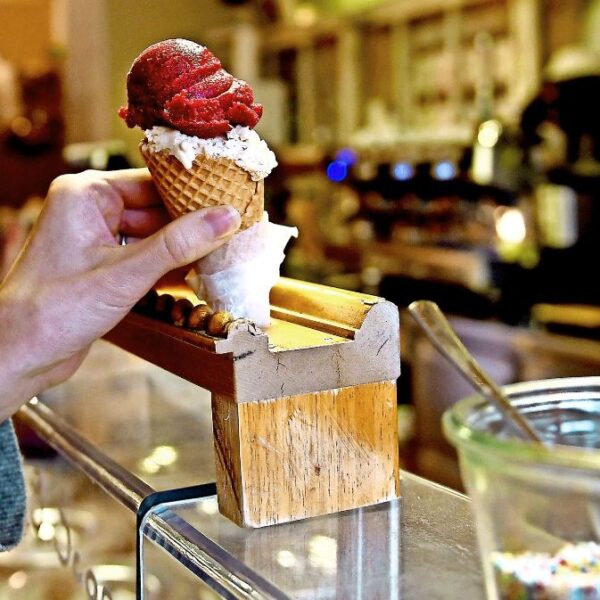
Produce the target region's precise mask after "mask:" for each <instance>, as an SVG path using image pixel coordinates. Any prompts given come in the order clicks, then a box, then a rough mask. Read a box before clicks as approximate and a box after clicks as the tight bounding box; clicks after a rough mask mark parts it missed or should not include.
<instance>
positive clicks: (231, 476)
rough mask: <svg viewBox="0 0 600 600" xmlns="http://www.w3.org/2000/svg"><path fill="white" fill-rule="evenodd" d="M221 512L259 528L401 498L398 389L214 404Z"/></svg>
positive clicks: (383, 385) (372, 387)
mask: <svg viewBox="0 0 600 600" xmlns="http://www.w3.org/2000/svg"><path fill="white" fill-rule="evenodd" d="M212 408H213V425H214V434H215V451H216V461H217V490H218V496H219V508H220V510H221V513H222V514H224V515H225V516H226V517H228V518H229V519H231V520H232V521H234V522H235V523H237V524H238V525H241V526H245V527H263V526H265V525H273V524H275V523H285V522H287V521H294V520H297V519H303V518H306V517H314V516H317V515H323V514H329V513H333V512H338V511H342V510H348V509H351V508H358V507H361V506H368V505H371V504H376V503H379V502H384V501H386V500H390V499H391V498H395V497H397V496H398V495H399V492H400V476H399V454H398V431H397V417H396V414H397V413H396V384H395V382H394V381H384V382H378V383H369V384H362V385H356V386H351V387H346V388H339V389H335V390H327V391H323V392H314V393H308V394H300V395H296V396H286V397H282V398H275V399H271V400H262V401H256V402H243V403H235V402H233V401H232V399H230V398H228V397H225V396H219V395H216V394H214V395H213V400H212Z"/></svg>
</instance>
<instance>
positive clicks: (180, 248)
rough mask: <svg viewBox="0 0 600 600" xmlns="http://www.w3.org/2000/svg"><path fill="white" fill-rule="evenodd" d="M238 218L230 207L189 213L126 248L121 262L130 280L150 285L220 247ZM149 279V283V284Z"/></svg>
mask: <svg viewBox="0 0 600 600" xmlns="http://www.w3.org/2000/svg"><path fill="white" fill-rule="evenodd" d="M239 226H240V215H239V213H238V212H237V211H236V210H235V208H233V207H232V206H216V207H213V208H204V209H201V210H197V211H193V212H190V213H187V214H185V215H183V216H182V217H179V218H178V219H176V220H175V221H172V222H171V223H169V224H168V225H166V226H165V227H163V228H162V229H159V230H158V231H157V232H156V233H155V234H154V235H152V236H150V237H148V238H146V239H144V240H142V241H140V242H138V243H136V244H132V245H131V246H127V247H126V248H124V249H123V250H126V252H127V254H128V256H127V258H126V259H125V260H123V261H122V262H121V266H122V268H124V269H127V271H128V272H127V273H126V274H125V273H124V274H123V275H125V277H127V278H128V279H130V280H131V278H132V277H133V278H137V277H136V276H141V277H142V278H143V279H144V281H145V282H150V283H147V285H152V283H154V282H155V281H156V280H158V279H159V278H160V277H162V276H163V275H164V274H165V273H168V272H169V271H172V270H173V269H176V268H178V267H183V266H185V265H188V264H190V263H192V262H194V261H196V260H198V259H200V258H202V257H203V256H206V255H207V254H208V253H210V252H212V251H213V250H215V249H216V248H218V247H219V246H220V245H221V244H223V243H224V242H225V241H227V239H228V238H229V237H230V236H231V235H232V234H233V233H234V232H235V231H236V230H237V229H238V228H239ZM150 280H151V281H150Z"/></svg>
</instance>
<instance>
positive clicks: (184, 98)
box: [119, 39, 262, 138]
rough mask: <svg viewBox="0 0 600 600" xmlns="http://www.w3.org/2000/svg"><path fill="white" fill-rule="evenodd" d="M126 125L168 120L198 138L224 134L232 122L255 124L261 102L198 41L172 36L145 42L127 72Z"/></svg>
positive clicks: (122, 113) (123, 109) (150, 124)
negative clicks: (163, 39)
mask: <svg viewBox="0 0 600 600" xmlns="http://www.w3.org/2000/svg"><path fill="white" fill-rule="evenodd" d="M127 101H128V104H127V107H125V106H123V107H121V109H120V110H119V115H120V116H121V118H123V119H125V122H126V123H127V125H128V126H129V127H135V126H136V125H137V126H138V127H141V128H142V129H149V128H150V127H153V126H154V125H167V126H169V127H173V128H175V129H178V130H179V131H181V132H183V133H186V134H187V135H195V136H198V137H201V138H210V137H216V136H219V135H224V134H226V133H227V132H228V131H229V129H230V128H231V126H232V125H246V126H248V127H254V126H255V125H256V124H257V123H258V121H259V120H260V118H261V116H262V105H260V104H254V94H253V93H252V88H251V87H250V86H249V85H248V84H247V83H246V82H245V81H241V80H240V79H236V78H235V77H233V76H232V75H230V74H229V73H228V72H227V71H225V69H223V67H222V66H221V62H220V61H219V59H218V58H217V57H216V56H214V54H212V52H210V51H209V50H208V49H206V48H205V47H204V46H201V45H200V44H196V43H194V42H190V41H188V40H182V39H174V40H165V41H164V42H158V44H154V45H152V46H150V47H149V48H146V50H144V51H143V52H142V53H141V54H140V55H139V56H138V57H137V58H136V59H135V61H134V62H133V65H132V66H131V70H130V71H129V74H128V75H127Z"/></svg>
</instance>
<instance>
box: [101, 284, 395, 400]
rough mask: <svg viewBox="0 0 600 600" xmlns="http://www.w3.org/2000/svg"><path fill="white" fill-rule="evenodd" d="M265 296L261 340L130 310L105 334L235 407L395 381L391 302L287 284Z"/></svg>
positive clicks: (115, 341)
mask: <svg viewBox="0 0 600 600" xmlns="http://www.w3.org/2000/svg"><path fill="white" fill-rule="evenodd" d="M161 291H168V292H169V293H172V294H174V295H175V296H177V297H180V296H182V295H185V294H186V292H181V290H178V289H176V288H174V287H170V288H166V289H165V290H161ZM187 293H188V294H189V290H188V292H187ZM271 299H272V302H273V304H272V306H271V316H272V325H271V327H269V328H268V329H266V330H265V331H264V332H263V333H261V334H259V335H256V334H251V333H249V332H247V331H242V332H240V331H238V332H236V333H234V334H232V335H231V336H230V337H228V338H227V339H219V338H213V337H211V336H208V335H206V334H202V333H196V332H193V331H186V330H184V329H181V328H179V327H175V326H173V325H170V324H167V323H162V322H160V321H158V320H156V319H152V318H149V317H145V316H142V315H139V314H133V313H132V314H130V315H128V316H127V317H126V318H125V319H124V320H123V321H122V322H121V323H120V324H119V325H117V327H115V328H114V329H113V330H112V331H110V332H109V333H108V334H107V335H106V336H105V337H106V339H107V340H109V341H111V342H113V343H115V344H116V345H118V346H120V347H121V348H123V349H124V350H127V351H128V352H132V353H133V354H136V355H137V356H139V357H141V358H144V359H145V360H148V361H150V362H152V363H154V364H156V365H158V366H159V367H162V368H164V369H166V370H168V371H170V372H172V373H174V374H176V375H179V376H180V377H183V378H184V379H187V380H188V381H191V382H192V383H195V384H196V385H199V386H201V387H204V388H206V389H208V390H210V391H211V392H213V393H216V394H219V395H224V396H227V397H229V398H232V399H234V401H235V402H253V401H256V400H265V399H269V398H279V397H281V396H292V395H298V394H304V393H309V392H316V391H324V390H331V389H335V388H340V387H348V386H352V385H359V384H364V383H370V382H373V381H388V380H392V379H396V378H398V377H399V375H400V325H399V317H398V309H397V307H396V306H395V305H394V304H392V303H391V302H387V301H385V300H383V299H382V298H377V297H375V296H368V295H365V294H358V293H355V292H347V291H344V290H338V289H335V288H329V287H326V286H321V285H316V284H311V283H305V282H297V281H294V280H290V279H282V280H281V281H280V282H279V283H278V284H277V285H276V286H275V287H274V288H273V291H272V296H271Z"/></svg>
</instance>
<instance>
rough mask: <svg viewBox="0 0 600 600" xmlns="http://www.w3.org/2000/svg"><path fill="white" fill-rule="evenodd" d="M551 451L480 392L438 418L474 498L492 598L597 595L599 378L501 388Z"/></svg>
mask: <svg viewBox="0 0 600 600" xmlns="http://www.w3.org/2000/svg"><path fill="white" fill-rule="evenodd" d="M504 390H505V392H506V393H507V394H508V396H509V397H510V399H511V401H512V402H513V403H514V404H515V405H516V406H517V407H518V408H519V410H521V411H522V412H523V413H524V414H525V415H526V416H527V418H528V419H529V420H530V422H531V423H532V424H533V425H534V426H535V428H536V429H537V431H538V432H539V433H540V434H541V435H542V437H543V438H544V440H545V441H547V442H548V443H551V444H553V445H554V447H553V448H552V449H551V450H548V449H546V448H545V447H544V446H542V445H536V444H532V443H527V442H524V441H521V440H519V439H518V438H517V437H516V436H515V434H514V432H513V430H512V428H511V426H510V424H508V423H507V422H505V421H503V420H502V418H501V417H500V415H499V413H498V412H497V411H496V410H495V409H494V408H493V407H491V406H490V405H489V404H488V403H487V402H486V401H485V400H484V399H483V398H482V397H481V396H473V397H469V398H466V399H464V400H461V401H460V402H458V403H457V404H455V405H454V406H453V407H452V408H450V409H449V410H448V411H446V413H445V414H444V417H443V425H444V432H445V434H446V436H447V437H448V439H449V440H450V441H451V443H452V444H454V446H456V448H457V450H458V456H459V460H460V468H461V474H462V477H463V481H464V483H465V486H466V488H467V491H468V493H469V495H470V497H471V499H472V502H473V509H474V512H475V517H476V523H477V535H478V539H479V546H480V550H481V555H482V561H483V567H484V574H485V582H486V590H487V594H488V597H489V598H492V599H498V598H502V599H518V600H527V599H530V598H531V599H535V600H546V599H555V598H556V599H558V598H569V599H581V600H584V599H588V598H598V599H600V377H582V378H565V379H552V380H546V381H534V382H527V383H519V384H514V385H510V386H506V387H505V388H504Z"/></svg>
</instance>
